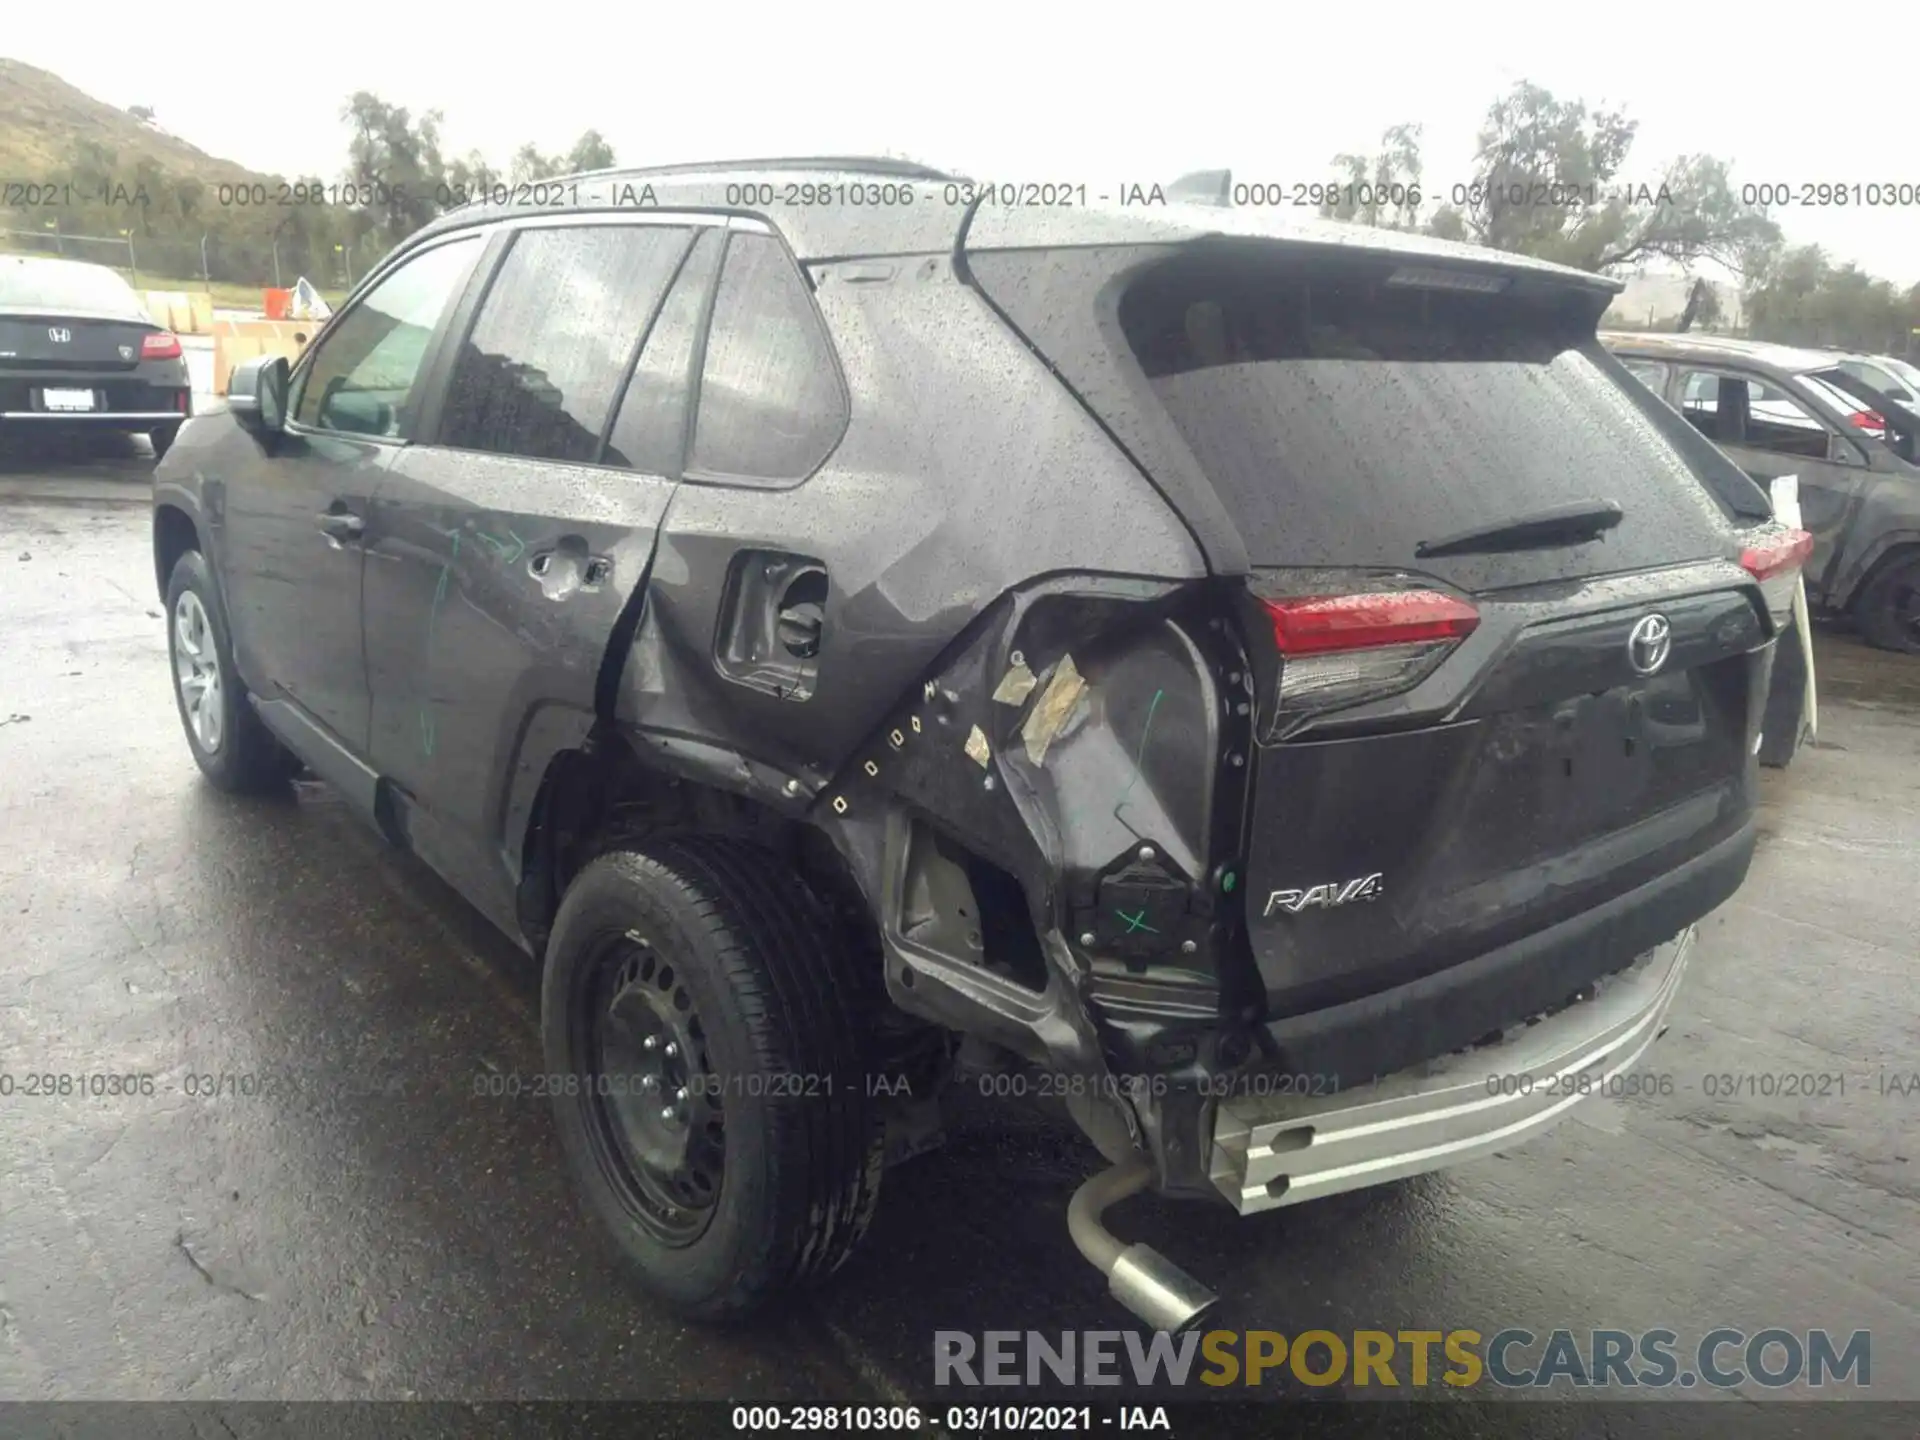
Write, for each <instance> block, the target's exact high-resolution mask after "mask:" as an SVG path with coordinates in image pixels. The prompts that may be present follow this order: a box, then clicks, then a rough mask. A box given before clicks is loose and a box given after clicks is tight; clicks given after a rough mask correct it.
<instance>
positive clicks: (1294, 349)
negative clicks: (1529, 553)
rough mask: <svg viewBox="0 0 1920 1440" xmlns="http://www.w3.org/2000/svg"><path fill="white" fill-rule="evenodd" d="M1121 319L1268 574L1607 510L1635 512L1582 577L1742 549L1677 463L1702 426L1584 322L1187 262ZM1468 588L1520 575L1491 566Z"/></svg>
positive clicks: (1476, 297)
mask: <svg viewBox="0 0 1920 1440" xmlns="http://www.w3.org/2000/svg"><path fill="white" fill-rule="evenodd" d="M1119 320H1120V325H1121V329H1122V331H1123V333H1124V334H1125V337H1126V341H1127V343H1128V345H1129V346H1130V347H1131V349H1132V352H1133V354H1134V356H1135V358H1136V359H1137V361H1138V363H1139V365H1140V367H1141V369H1142V370H1143V371H1144V372H1145V374H1146V376H1147V378H1148V380H1149V382H1150V384H1151V387H1152V390H1153V393H1154V395H1155V397H1156V398H1157V400H1158V401H1159V403H1160V404H1161V405H1162V406H1163V407H1164V409H1165V411H1166V413H1167V415H1168V416H1169V418H1171V420H1172V421H1173V422H1174V425H1175V426H1176V427H1177V428H1178V430H1179V431H1180V433H1181V436H1182V437H1183V438H1184V440H1185V441H1186V444H1187V446H1188V448H1189V449H1190V450H1191V451H1192V452H1193V454H1194V456H1195V458H1196V459H1197V460H1198V462H1199V464H1200V467H1201V469H1202V470H1203V471H1204V472H1205V474H1206V476H1207V478H1208V480H1209V481H1210V482H1211V483H1212V485H1213V487H1214V489H1215V491H1216V492H1217V493H1218V494H1219V496H1220V498H1221V501H1222V502H1223V503H1224V504H1225V505H1226V507H1227V509H1228V510H1229V512H1231V513H1232V515H1233V516H1234V518H1235V520H1236V521H1237V522H1238V524H1239V527H1240V529H1241V532H1242V534H1243V535H1244V536H1245V538H1246V542H1247V546H1248V550H1249V558H1250V559H1252V561H1253V563H1255V564H1256V565H1286V566H1298V565H1309V566H1314V565H1330V566H1385V567H1400V566H1415V565H1416V557H1415V551H1416V548H1417V547H1418V546H1419V545H1420V543H1421V542H1422V541H1423V540H1432V539H1437V538H1440V537H1445V536H1450V535H1458V534H1460V533H1462V532H1465V531H1469V530H1473V529H1477V528H1482V527H1486V526H1489V525H1495V524H1498V523H1501V522H1504V521H1508V520H1513V519H1518V518H1521V517H1525V516H1528V515H1533V514H1538V513H1539V512H1541V511H1542V510H1546V509H1548V508H1551V507H1557V506H1562V505H1566V504H1568V503H1570V502H1573V501H1586V500H1606V501H1612V502H1614V503H1616V504H1618V505H1619V506H1620V507H1621V508H1622V509H1623V510H1624V512H1625V519H1624V520H1623V521H1622V522H1621V524H1620V526H1619V527H1618V528H1617V529H1615V530H1614V531H1612V532H1610V533H1609V534H1607V535H1606V536H1605V537H1604V538H1603V539H1601V540H1598V541H1593V542H1589V543H1587V544H1584V545H1580V546H1572V547H1556V555H1557V557H1558V560H1557V563H1556V565H1555V567H1554V568H1555V569H1557V570H1560V571H1561V573H1584V574H1597V573H1605V572H1612V571H1618V570H1626V569H1640V568H1644V567H1648V566H1652V565H1659V564H1670V563H1675V562H1678V561H1681V560H1686V559H1693V558H1698V557H1701V556H1706V555H1712V554H1717V553H1721V552H1722V551H1723V550H1724V548H1725V532H1724V528H1723V527H1724V524H1725V521H1726V519H1727V518H1728V511H1727V508H1726V507H1725V506H1724V505H1722V504H1721V503H1719V502H1718V501H1717V500H1716V499H1715V498H1714V496H1713V495H1712V494H1710V493H1709V491H1708V490H1707V489H1706V488H1705V487H1704V486H1703V485H1702V484H1701V483H1700V479H1699V477H1698V475H1697V474H1696V471H1695V470H1694V469H1693V468H1692V467H1691V466H1690V464H1689V460H1688V457H1687V455H1686V454H1684V453H1683V452H1682V451H1681V450H1680V449H1678V448H1676V444H1675V441H1674V438H1673V434H1672V432H1673V431H1674V430H1676V429H1683V428H1684V427H1679V426H1675V425H1673V424H1672V421H1673V420H1675V419H1677V417H1675V416H1673V414H1672V412H1671V411H1670V410H1668V409H1667V407H1666V406H1664V405H1663V404H1661V402H1659V401H1658V400H1657V399H1656V398H1655V397H1654V396H1653V395H1652V394H1650V393H1649V392H1648V391H1647V390H1646V389H1644V387H1642V386H1638V385H1635V384H1633V383H1632V382H1631V381H1630V380H1628V379H1626V378H1625V376H1624V375H1623V374H1622V372H1621V371H1620V370H1618V369H1617V368H1615V367H1616V365H1617V362H1615V361H1613V360H1612V358H1611V357H1609V356H1607V355H1606V354H1605V352H1604V351H1602V350H1601V348H1600V346H1599V342H1598V341H1597V340H1596V339H1595V338H1594V334H1593V329H1592V322H1591V319H1590V318H1589V317H1588V316H1586V315H1585V314H1583V313H1581V312H1580V311H1579V310H1578V309H1577V308H1575V307H1572V306H1566V307H1559V308H1556V307H1553V306H1550V305H1545V304H1524V305H1523V304H1520V303H1517V302H1515V301H1512V300H1509V299H1507V298H1505V297H1503V296H1501V295H1499V294H1489V293H1479V292H1473V291H1463V290H1454V289H1434V288H1414V287H1412V286H1407V287H1400V286H1395V285H1393V284H1389V283H1387V282H1386V272H1385V271H1383V270H1381V269H1379V268H1377V267H1375V268H1372V269H1366V270H1360V269H1356V268H1354V267H1351V266H1347V267H1342V266H1340V265H1339V264H1338V263H1337V262H1334V263H1328V262H1318V263H1314V264H1308V263H1306V262H1301V261H1294V262H1291V263H1288V262H1285V261H1252V260H1244V261H1241V262H1240V263H1236V264H1226V263H1220V262H1219V261H1218V260H1217V259H1216V260H1214V261H1213V262H1212V263H1207V262H1205V261H1202V260H1199V259H1192V260H1189V259H1181V260H1175V261H1172V262H1169V263H1167V264H1164V265H1161V266H1159V267H1156V268H1154V269H1151V270H1148V271H1147V272H1145V273H1143V274H1141V275H1140V276H1139V277H1138V278H1136V279H1135V280H1134V282H1133V283H1132V285H1131V286H1130V287H1129V289H1128V290H1127V292H1126V294H1125V296H1124V297H1123V298H1122V300H1121V302H1120V306H1119ZM1418 568H1422V569H1429V570H1436V571H1439V572H1440V573H1442V574H1446V573H1447V572H1448V571H1449V569H1450V568H1452V567H1449V566H1448V565H1445V564H1437V563H1435V562H1433V561H1425V562H1418ZM1535 568H1537V567H1527V569H1528V571H1529V573H1531V572H1532V571H1533V570H1534V569H1535ZM1459 578H1460V579H1461V580H1462V582H1463V583H1474V584H1479V585H1497V584H1500V583H1515V582H1516V581H1518V580H1519V579H1520V578H1521V572H1520V571H1519V570H1517V569H1513V568H1511V567H1509V568H1508V569H1507V570H1506V571H1505V573H1503V571H1502V566H1501V564H1500V562H1499V561H1498V559H1497V558H1493V559H1490V558H1488V557H1484V556H1481V557H1475V559H1474V561H1473V562H1471V563H1470V564H1468V565H1467V566H1465V567H1464V569H1463V573H1462V574H1461V576H1460V577H1459Z"/></svg>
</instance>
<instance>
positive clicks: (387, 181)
mask: <svg viewBox="0 0 1920 1440" xmlns="http://www.w3.org/2000/svg"><path fill="white" fill-rule="evenodd" d="M340 118H341V120H343V121H344V122H345V123H346V124H347V126H348V128H349V130H350V132H351V133H350V136H349V139H348V141H347V179H348V180H349V181H350V182H351V183H353V184H354V185H356V186H358V187H360V189H361V191H362V194H363V196H364V198H365V201H366V203H365V204H363V205H361V206H360V207H359V208H358V212H357V223H356V225H355V227H354V230H355V235H356V237H359V236H364V237H365V238H366V240H367V241H368V242H369V243H368V245H367V247H366V253H365V254H364V256H363V257H362V262H363V263H362V268H363V269H364V267H365V265H368V264H371V263H373V261H374V260H375V259H377V258H378V256H379V255H382V254H385V253H386V252H387V251H388V250H390V249H392V248H393V247H394V246H395V245H398V244H399V243H400V242H401V241H402V240H404V239H406V238H407V236H409V235H411V234H412V233H413V232H414V231H415V230H418V229H419V228H420V227H421V226H422V225H424V224H426V223H427V221H429V220H431V219H432V218H433V217H434V216H435V215H436V214H438V213H439V210H440V205H439V201H440V200H441V199H443V198H445V186H446V179H447V175H446V162H445V161H444V160H443V159H442V157H441V154H440V123H441V118H442V117H441V113H440V112H439V111H438V110H429V111H428V112H427V113H426V114H424V115H422V116H421V117H420V118H419V119H417V120H416V119H414V118H413V116H412V115H411V114H410V113H409V112H408V111H407V109H406V107H405V106H400V105H390V104H388V103H387V102H386V101H384V100H382V99H381V98H380V97H379V96H378V95H375V94H373V93H372V92H371V91H367V90H358V91H355V92H354V94H353V95H352V97H351V98H349V99H348V101H347V103H346V106H345V107H344V108H343V109H342V110H341V112H340Z"/></svg>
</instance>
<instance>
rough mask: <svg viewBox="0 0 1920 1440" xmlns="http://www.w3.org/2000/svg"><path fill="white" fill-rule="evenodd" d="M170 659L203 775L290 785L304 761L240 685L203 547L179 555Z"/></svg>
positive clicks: (238, 788)
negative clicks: (268, 724) (298, 761)
mask: <svg viewBox="0 0 1920 1440" xmlns="http://www.w3.org/2000/svg"><path fill="white" fill-rule="evenodd" d="M167 658H168V659H169V660H170V661H171V662H172V670H173V699H174V704H175V705H176V706H177V707H178V709H179V711H180V726H181V728H182V729H183V730H185V731H186V735H187V748H188V749H190V750H192V751H193V759H194V763H195V764H196V765H198V766H199V767H200V770H201V773H202V774H204V775H205V776H206V777H207V779H209V780H211V781H212V782H213V783H214V784H215V785H217V786H219V787H220V789H222V790H228V791H233V792H235V793H242V792H260V791H265V790H272V789H275V788H276V787H278V786H281V785H284V784H285V783H286V781H287V778H288V776H290V775H291V774H292V773H293V772H294V770H295V769H296V768H297V765H296V763H295V761H294V758H293V756H292V754H291V753H290V752H289V751H288V750H287V749H286V747H285V746H283V745H281V743H280V742H279V741H278V740H276V739H275V738H274V736H273V733H272V732H271V731H270V730H268V729H267V727H266V726H265V725H264V724H262V723H261V721H260V716H259V715H258V714H257V713H255V711H254V708H253V704H252V702H251V701H249V700H248V699H247V694H246V691H245V689H244V688H243V687H242V686H241V684H240V675H239V672H238V671H237V670H236V669H235V668H234V664H233V648H232V646H231V645H230V644H229V643H228V640H227V617H226V613H225V612H224V611H223V610H222V609H221V608H220V597H219V595H218V593H217V592H216V591H215V590H214V587H213V577H212V575H211V574H210V573H209V572H208V570H207V562H206V561H205V560H204V559H203V558H202V557H201V555H200V552H199V551H198V550H189V551H187V552H186V553H185V554H184V555H182V556H181V557H180V558H179V559H178V560H176V561H175V562H174V565H173V575H172V576H171V577H170V578H169V579H168V581H167Z"/></svg>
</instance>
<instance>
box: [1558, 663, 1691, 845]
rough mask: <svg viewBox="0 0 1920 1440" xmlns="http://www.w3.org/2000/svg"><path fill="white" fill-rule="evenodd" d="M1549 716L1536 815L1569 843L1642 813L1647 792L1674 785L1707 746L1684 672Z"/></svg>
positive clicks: (1586, 698) (1569, 703) (1574, 701)
mask: <svg viewBox="0 0 1920 1440" xmlns="http://www.w3.org/2000/svg"><path fill="white" fill-rule="evenodd" d="M1547 719H1548V725H1547V728H1546V737H1547V743H1546V744H1545V745H1544V746H1543V747H1542V749H1543V754H1542V760H1543V762H1544V768H1545V770H1546V773H1545V774H1544V775H1542V776H1541V778H1540V785H1539V789H1538V790H1537V791H1536V793H1537V794H1539V795H1540V796H1541V798H1542V799H1543V800H1545V801H1546V802H1547V803H1546V804H1544V805H1543V806H1542V807H1541V808H1542V814H1541V817H1540V818H1541V819H1543V820H1546V821H1548V822H1549V824H1550V825H1556V826H1565V827H1567V828H1568V831H1569V836H1570V838H1571V837H1573V836H1578V835H1580V834H1585V833H1592V832H1593V831H1594V830H1596V829H1607V828H1610V825H1611V823H1612V822H1614V821H1624V820H1628V819H1631V818H1633V817H1635V816H1637V815H1640V814H1644V813H1646V811H1647V810H1648V808H1649V806H1650V803H1651V802H1652V801H1653V800H1654V798H1655V797H1653V796H1650V794H1649V791H1650V790H1651V789H1652V788H1653V787H1655V786H1656V785H1659V786H1661V787H1662V788H1665V787H1667V786H1669V785H1671V784H1672V783H1673V782H1674V781H1676V780H1679V779H1680V778H1681V775H1682V774H1683V773H1684V772H1686V771H1687V770H1689V769H1691V768H1693V763H1697V760H1698V758H1699V756H1700V752H1701V751H1702V750H1703V749H1705V748H1708V747H1709V745H1710V741H1711V728H1710V725H1709V716H1708V712H1707V707H1706V705H1705V704H1704V703H1703V699H1702V696H1701V695H1700V693H1699V690H1698V688H1697V686H1696V685H1695V683H1694V676H1693V675H1692V674H1691V673H1690V672H1688V671H1673V672H1670V673H1668V674H1665V675H1657V676H1654V677H1653V678H1651V679H1648V680H1644V681H1640V682H1638V683H1636V684H1633V685H1624V686H1620V687H1618V688H1616V689H1612V690H1603V691H1601V692H1599V693H1598V694H1589V695H1580V696H1576V697H1574V698H1571V699H1568V700H1563V701H1560V702H1558V703H1557V704H1554V705H1552V706H1550V707H1549V714H1548V717H1547ZM1690 762H1693V763H1690Z"/></svg>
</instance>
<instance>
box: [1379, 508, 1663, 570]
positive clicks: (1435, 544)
mask: <svg viewBox="0 0 1920 1440" xmlns="http://www.w3.org/2000/svg"><path fill="white" fill-rule="evenodd" d="M1625 514H1626V512H1625V511H1624V510H1622V509H1621V508H1620V507H1619V506H1618V505H1616V504H1614V503H1613V501H1611V500H1574V501H1571V502H1569V503H1568V504H1565V505H1555V506H1553V507H1552V508H1551V509H1548V510H1537V511H1535V512H1534V513H1533V514H1531V515H1522V516H1520V517H1519V518H1518V519H1516V520H1500V521H1496V522H1495V523H1493V524H1491V525H1478V526H1475V527H1474V528H1473V529H1471V530H1462V531H1461V532H1460V533H1459V534H1457V535H1447V536H1444V537H1442V538H1441V539H1439V540H1422V541H1421V542H1420V543H1419V544H1418V545H1417V546H1415V547H1414V551H1413V553H1414V554H1415V555H1416V556H1418V557H1419V558H1420V559H1423V560H1424V559H1426V558H1427V557H1428V556H1430V555H1474V554H1483V553H1486V552H1490V551H1495V550H1540V549H1544V548H1546V547H1547V546H1549V545H1579V544H1583V543H1584V542H1586V541H1588V540H1597V539H1599V538H1600V536H1601V534H1602V533H1603V532H1605V531H1608V530H1611V529H1613V527H1614V526H1616V525H1618V524H1619V523H1620V521H1621V518H1622V517H1623V516H1624V515H1625Z"/></svg>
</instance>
